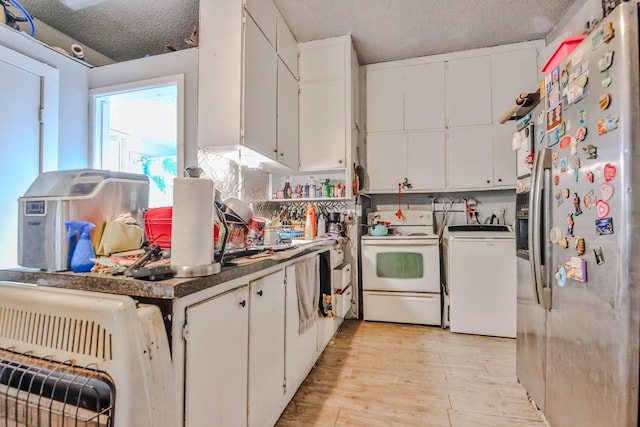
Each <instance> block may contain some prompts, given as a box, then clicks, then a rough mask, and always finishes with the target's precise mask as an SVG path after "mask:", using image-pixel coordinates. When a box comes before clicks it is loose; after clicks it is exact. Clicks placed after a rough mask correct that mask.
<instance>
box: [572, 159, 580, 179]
mask: <svg viewBox="0 0 640 427" xmlns="http://www.w3.org/2000/svg"><path fill="white" fill-rule="evenodd" d="M576 152H577V151H576ZM574 154H575V153H574ZM573 177H574V178H575V180H576V182H578V178H579V177H580V158H579V157H576V158H575V159H573Z"/></svg>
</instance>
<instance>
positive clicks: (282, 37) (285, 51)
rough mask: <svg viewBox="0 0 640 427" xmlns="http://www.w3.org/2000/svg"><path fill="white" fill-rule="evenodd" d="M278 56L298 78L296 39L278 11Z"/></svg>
mask: <svg viewBox="0 0 640 427" xmlns="http://www.w3.org/2000/svg"><path fill="white" fill-rule="evenodd" d="M276 51H277V52H278V56H279V57H280V58H282V61H283V62H284V64H285V65H286V66H287V68H288V69H289V71H291V73H292V74H293V75H294V76H295V78H296V79H297V78H298V44H297V43H296V39H295V38H294V37H293V34H291V30H290V29H289V27H288V26H287V23H286V22H285V21H284V19H283V18H282V15H280V12H278V43H277V49H276Z"/></svg>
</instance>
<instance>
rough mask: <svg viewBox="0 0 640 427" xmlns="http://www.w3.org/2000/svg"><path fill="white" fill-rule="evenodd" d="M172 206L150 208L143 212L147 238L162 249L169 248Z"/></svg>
mask: <svg viewBox="0 0 640 427" xmlns="http://www.w3.org/2000/svg"><path fill="white" fill-rule="evenodd" d="M172 216H173V207H172V206H167V207H163V208H150V209H147V211H146V212H145V213H144V231H145V233H146V234H147V240H148V241H149V243H151V244H156V245H158V246H160V247H161V248H162V249H170V248H171V218H172Z"/></svg>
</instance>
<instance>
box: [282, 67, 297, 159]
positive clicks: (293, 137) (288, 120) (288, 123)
mask: <svg viewBox="0 0 640 427" xmlns="http://www.w3.org/2000/svg"><path fill="white" fill-rule="evenodd" d="M278 161H279V162H280V163H282V164H284V165H287V166H289V167H290V168H292V169H297V168H298V81H297V80H296V78H295V77H294V76H293V74H291V72H289V69H288V68H287V67H286V65H285V64H284V62H283V61H282V59H281V58H279V59H278Z"/></svg>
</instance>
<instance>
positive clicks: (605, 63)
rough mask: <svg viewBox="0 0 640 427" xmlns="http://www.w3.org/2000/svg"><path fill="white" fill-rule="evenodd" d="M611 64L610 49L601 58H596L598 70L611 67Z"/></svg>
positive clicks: (611, 52) (602, 70)
mask: <svg viewBox="0 0 640 427" xmlns="http://www.w3.org/2000/svg"><path fill="white" fill-rule="evenodd" d="M612 64H613V51H612V50H610V51H608V52H606V53H605V54H604V55H603V56H602V58H600V59H599V60H598V69H599V70H600V72H605V71H607V70H608V69H609V68H610V67H611V65H612Z"/></svg>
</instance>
